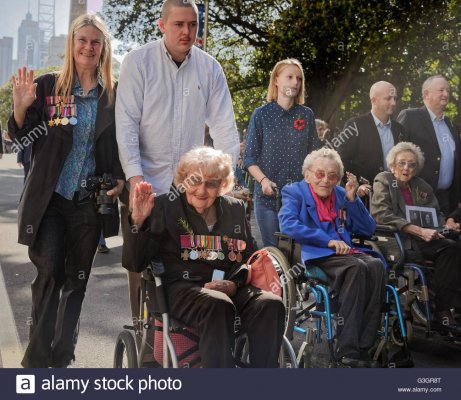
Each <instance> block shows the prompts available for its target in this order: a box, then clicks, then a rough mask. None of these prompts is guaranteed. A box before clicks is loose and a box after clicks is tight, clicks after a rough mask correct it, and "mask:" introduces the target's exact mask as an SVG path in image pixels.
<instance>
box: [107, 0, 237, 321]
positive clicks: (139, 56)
mask: <svg viewBox="0 0 461 400" xmlns="http://www.w3.org/2000/svg"><path fill="white" fill-rule="evenodd" d="M158 26H159V28H160V31H161V32H162V34H163V38H162V39H160V40H157V41H154V42H152V43H148V44H146V45H144V46H141V47H139V48H137V49H135V50H133V51H131V52H130V53H129V54H128V55H127V56H126V57H125V59H124V61H123V63H122V67H121V71H120V79H119V82H118V88H117V102H116V126H117V142H118V150H119V154H120V161H121V163H122V167H123V170H124V172H125V175H126V179H127V180H128V181H129V187H130V188H131V189H132V190H131V191H130V204H131V196H132V194H133V192H134V190H133V189H134V187H135V185H136V183H138V182H141V181H144V180H145V181H147V182H149V183H150V184H152V186H153V188H154V191H155V192H156V193H157V194H158V195H159V194H163V193H167V192H168V191H169V190H170V186H171V184H172V182H173V175H174V171H175V169H176V165H177V164H178V161H179V159H180V157H181V156H182V155H183V154H184V153H186V152H187V151H188V150H190V149H191V148H193V147H194V146H197V145H203V142H204V132H205V124H206V125H208V126H209V128H210V136H211V138H212V139H213V142H214V147H215V148H217V149H220V150H223V151H224V152H225V153H229V154H231V155H232V157H233V159H234V163H236V161H237V157H238V154H239V137H238V132H237V127H236V124H235V118H234V112H233V108H232V100H231V96H230V92H229V88H228V86H227V82H226V78H225V76H224V73H223V70H222V68H221V66H220V64H219V63H218V62H217V61H216V60H215V59H214V58H213V57H211V56H210V55H208V54H207V53H205V52H203V51H202V50H200V49H198V48H197V47H196V46H194V43H195V39H196V36H197V28H198V10H197V6H196V4H195V1H194V0H188V1H184V0H166V1H165V2H164V4H163V6H162V12H161V18H160V19H159V21H158ZM121 200H123V198H121ZM126 202H127V199H126V196H125V203H126ZM126 214H127V212H126V207H123V206H122V231H125V230H126V229H130V227H129V226H128V220H127V216H126ZM122 263H123V261H122ZM132 280H136V281H139V278H138V274H134V273H129V281H130V298H131V304H132V312H133V317H135V316H136V315H137V301H136V303H135V302H134V301H133V300H134V299H137V295H136V293H135V292H136V287H133V285H132V282H131V281H132ZM133 296H135V297H134V298H133Z"/></svg>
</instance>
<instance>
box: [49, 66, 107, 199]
mask: <svg viewBox="0 0 461 400" xmlns="http://www.w3.org/2000/svg"><path fill="white" fill-rule="evenodd" d="M99 84H100V82H99V81H98V84H97V85H96V86H95V87H94V88H92V89H91V90H90V91H89V92H88V94H87V95H86V96H84V95H83V88H82V86H81V85H80V81H79V80H78V77H77V75H75V78H74V87H73V88H72V94H73V95H74V96H75V105H76V108H77V124H76V125H75V126H74V129H73V141H72V149H71V151H70V153H69V155H68V156H67V158H66V161H65V162H64V167H63V169H62V171H61V175H60V176H59V179H58V183H57V185H56V188H55V192H56V193H58V194H60V195H61V196H63V197H64V198H66V199H68V200H72V198H73V197H74V194H75V192H78V191H80V195H79V199H82V198H84V197H85V196H87V195H88V192H86V191H85V190H82V189H81V188H80V183H81V182H82V180H85V179H87V178H88V177H90V176H92V175H94V171H95V168H96V162H95V159H94V129H95V124H96V113H97V109H98V98H99V89H98V85H99Z"/></svg>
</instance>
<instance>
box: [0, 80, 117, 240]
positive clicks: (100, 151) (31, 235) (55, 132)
mask: <svg viewBox="0 0 461 400" xmlns="http://www.w3.org/2000/svg"><path fill="white" fill-rule="evenodd" d="M56 77H57V75H56V74H53V73H50V74H46V75H42V76H40V77H39V78H37V79H36V80H35V82H37V98H36V100H35V101H34V103H33V104H32V105H31V106H30V107H29V108H28V110H27V114H26V118H25V121H24V125H23V127H22V128H21V129H19V128H18V126H17V125H16V122H15V120H14V117H13V115H11V116H10V118H9V120H8V131H9V132H10V133H11V135H12V136H13V138H14V139H16V143H19V144H20V145H27V144H29V143H32V144H31V146H32V164H31V169H30V172H29V175H28V176H27V179H26V182H25V186H24V190H23V193H22V196H21V202H20V204H19V210H18V219H19V221H18V228H19V239H18V241H19V243H22V244H25V245H28V246H32V245H33V244H34V241H35V237H36V235H37V232H38V229H39V227H40V222H41V220H42V217H43V215H44V213H45V211H46V209H47V207H48V204H49V202H50V200H51V196H52V195H53V193H54V189H55V187H56V184H57V182H58V179H59V175H60V174H61V171H62V168H63V166H64V162H65V160H66V158H67V156H68V154H69V152H70V150H71V148H72V131H73V126H72V125H71V124H68V125H66V126H63V125H58V126H56V125H54V126H51V127H50V126H49V125H48V121H49V120H50V117H49V113H48V107H47V104H46V97H47V96H54V85H55V81H56ZM99 90H100V91H102V88H101V87H99ZM94 141H95V150H94V157H95V161H96V170H95V174H96V175H102V174H103V173H110V174H112V175H113V177H114V178H116V179H125V178H124V174H123V170H122V166H121V164H120V160H119V157H118V148H117V141H116V139H115V114H114V105H112V106H111V107H107V97H106V96H105V95H103V96H102V97H100V99H99V101H98V110H97V115H96V125H95V134H94ZM116 209H118V208H116ZM101 222H102V226H103V232H104V236H105V237H110V236H115V235H117V234H118V228H119V222H120V218H119V215H118V213H117V214H115V215H110V216H104V217H101Z"/></svg>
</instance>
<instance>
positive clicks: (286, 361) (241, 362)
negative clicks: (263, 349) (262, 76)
mask: <svg viewBox="0 0 461 400" xmlns="http://www.w3.org/2000/svg"><path fill="white" fill-rule="evenodd" d="M234 358H235V363H236V365H237V367H239V368H250V352H249V346H248V337H247V336H246V335H245V334H244V335H240V336H238V337H237V339H236V341H235V351H234ZM279 368H298V362H297V361H296V354H295V352H294V350H293V347H292V346H291V343H290V342H289V340H288V339H287V338H286V337H285V335H284V336H283V339H282V346H281V347H280V355H279Z"/></svg>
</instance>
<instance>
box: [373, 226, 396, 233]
mask: <svg viewBox="0 0 461 400" xmlns="http://www.w3.org/2000/svg"><path fill="white" fill-rule="evenodd" d="M378 231H381V232H386V233H397V232H398V231H399V230H398V229H397V228H394V227H393V226H389V225H376V232H378Z"/></svg>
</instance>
